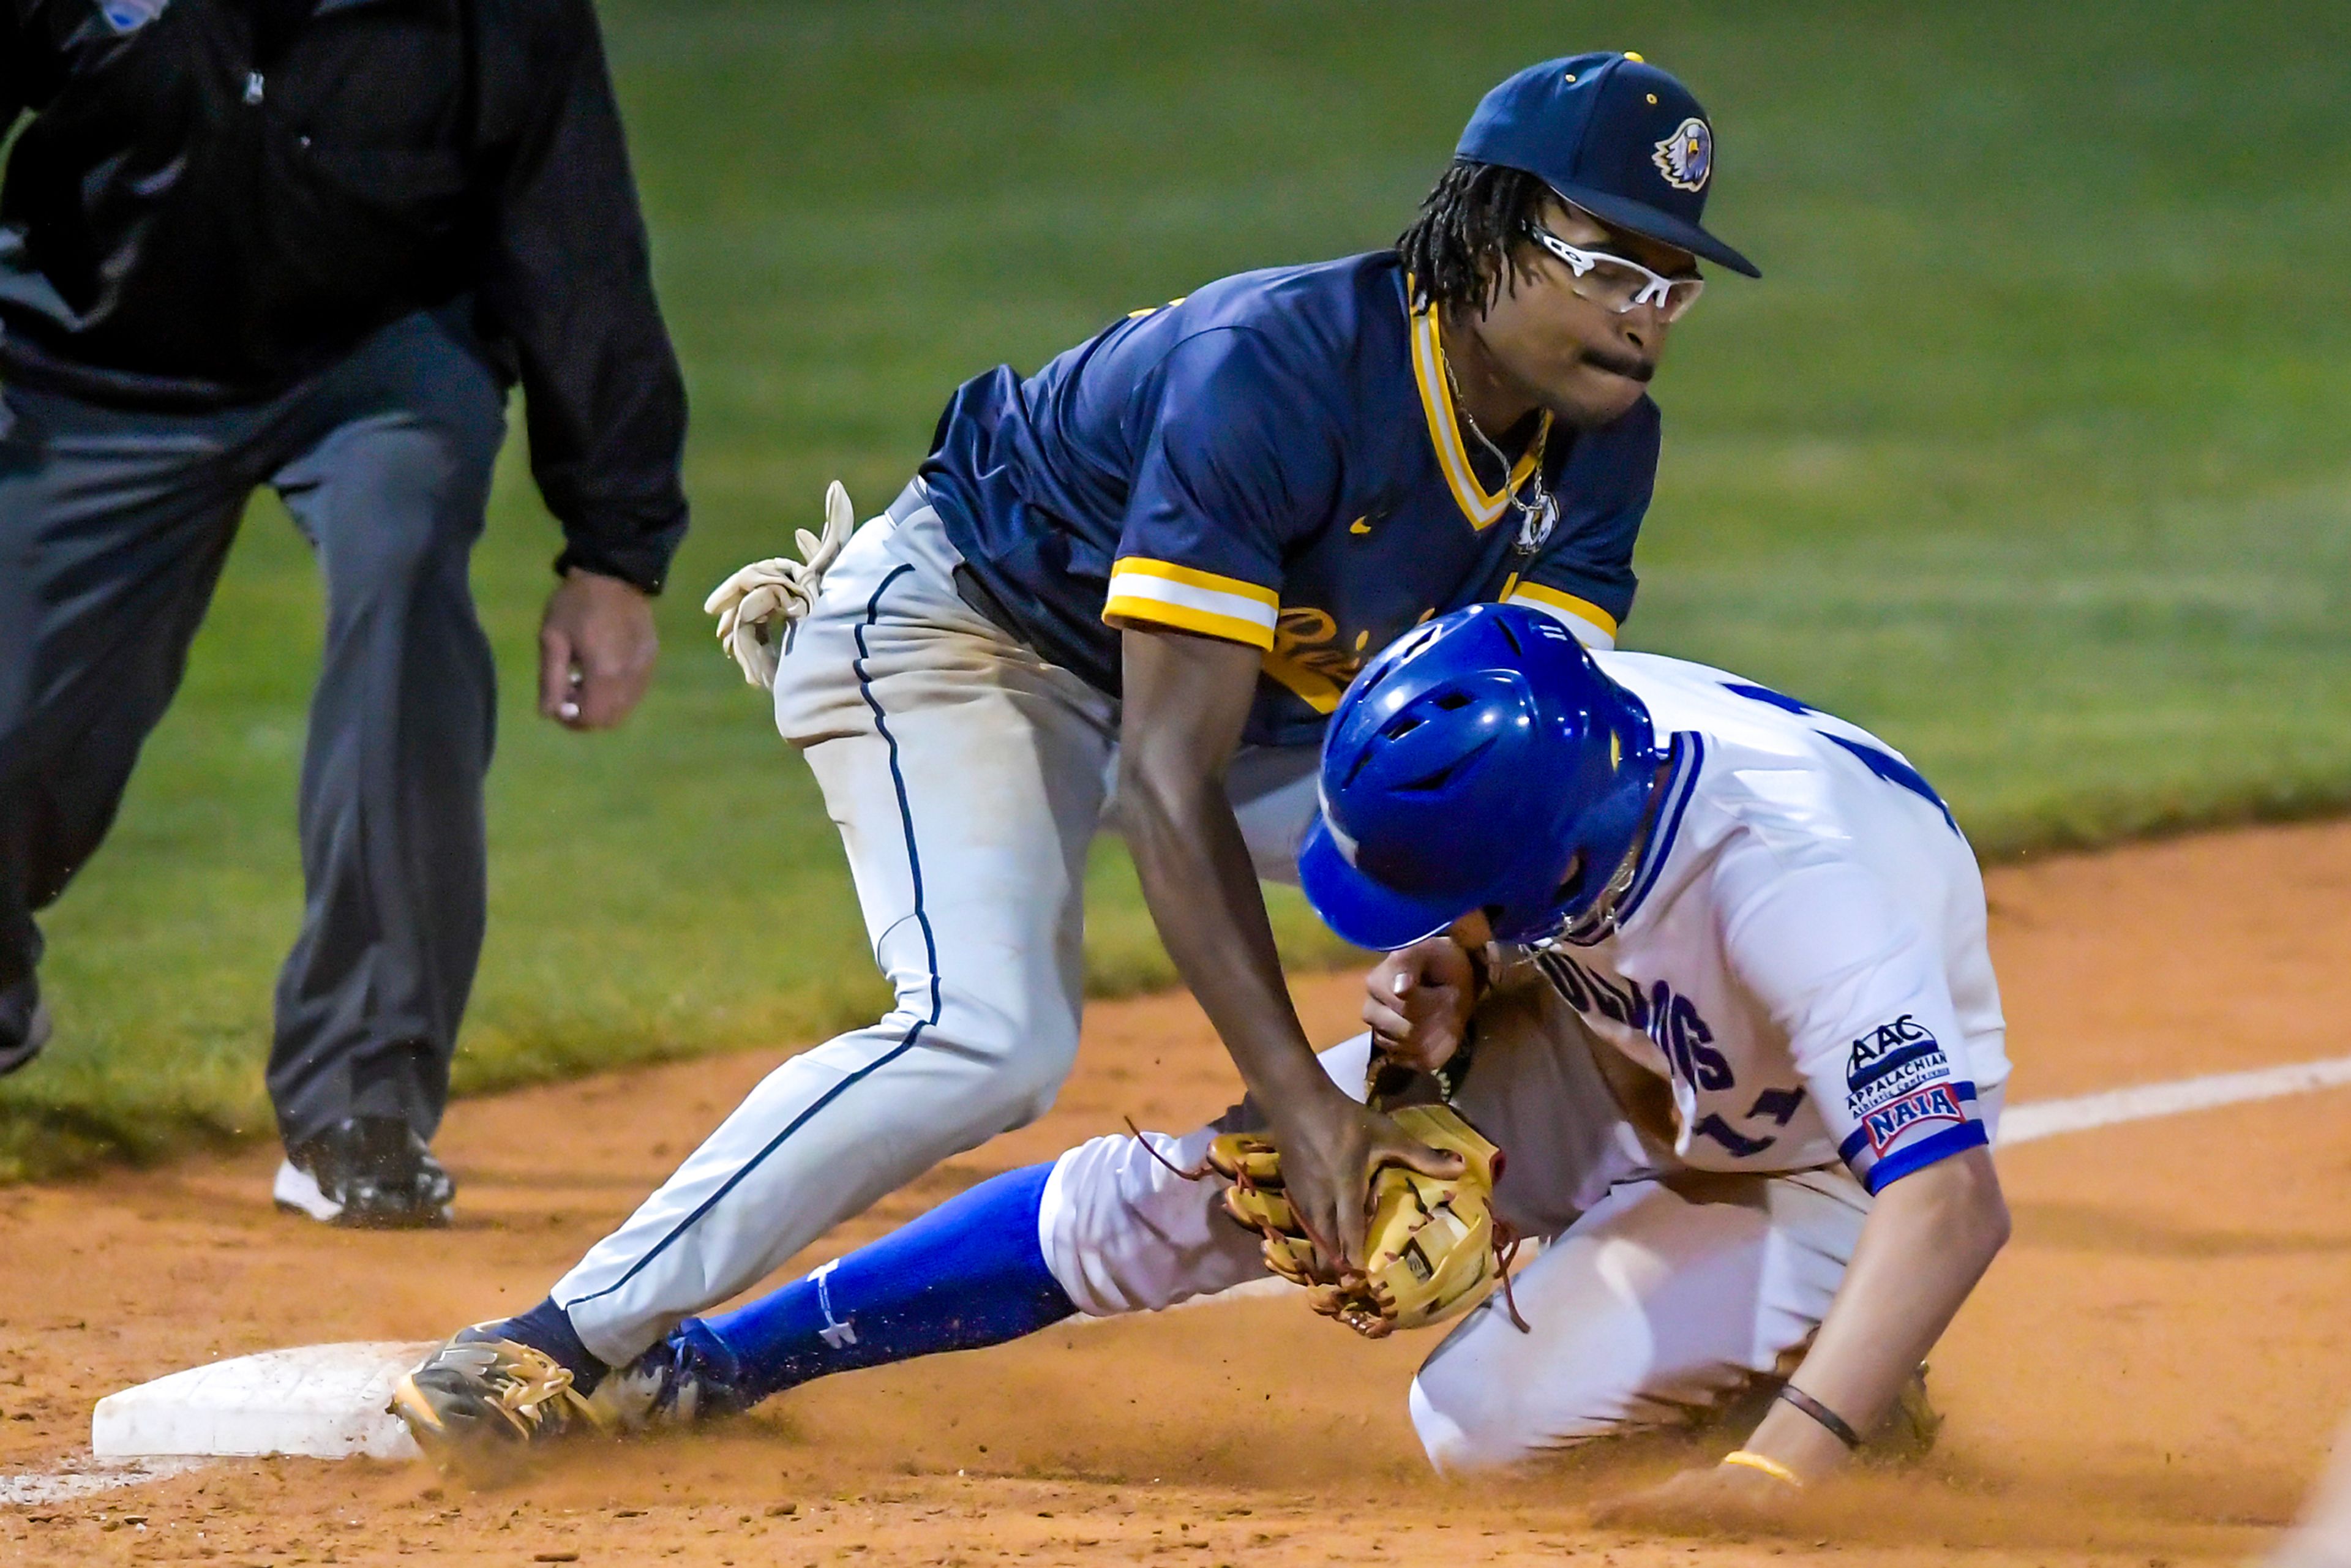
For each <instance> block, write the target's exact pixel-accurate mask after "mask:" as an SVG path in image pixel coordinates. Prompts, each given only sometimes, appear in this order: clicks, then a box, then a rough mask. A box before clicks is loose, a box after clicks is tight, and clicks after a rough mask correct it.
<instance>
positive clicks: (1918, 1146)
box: [1861, 1122, 1991, 1196]
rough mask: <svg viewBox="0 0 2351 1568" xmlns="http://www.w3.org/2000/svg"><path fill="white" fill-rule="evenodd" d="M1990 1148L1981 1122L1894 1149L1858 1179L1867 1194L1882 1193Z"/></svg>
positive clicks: (1950, 1129) (1989, 1142)
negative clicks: (1959, 1157)
mask: <svg viewBox="0 0 2351 1568" xmlns="http://www.w3.org/2000/svg"><path fill="white" fill-rule="evenodd" d="M1989 1147H1991V1136H1990V1135H1989V1134H1986V1133H1985V1132H1984V1125H1983V1124H1982V1123H1981V1122H1970V1123H1969V1124H1967V1125H1966V1126H1964V1127H1948V1128H1945V1129H1944V1130H1943V1131H1942V1132H1939V1133H1938V1134H1935V1135H1934V1136H1933V1137H1931V1138H1922V1139H1920V1140H1919V1141H1918V1142H1917V1143H1915V1144H1913V1145H1910V1146H1909V1147H1908V1148H1907V1149H1896V1150H1895V1151H1894V1152H1893V1153H1892V1154H1890V1155H1886V1157H1885V1158H1884V1159H1882V1160H1880V1161H1878V1162H1877V1163H1876V1165H1874V1166H1870V1168H1869V1174H1868V1175H1867V1176H1863V1177H1862V1178H1861V1185H1862V1186H1865V1187H1867V1188H1868V1189H1869V1191H1870V1193H1871V1194H1872V1195H1873V1196H1875V1195H1876V1194H1878V1193H1881V1192H1884V1191H1885V1190H1886V1188H1887V1187H1889V1186H1893V1185H1894V1184H1895V1183H1896V1182H1897V1181H1900V1180H1901V1179H1902V1178H1903V1177H1904V1176H1913V1175H1916V1174H1917V1172H1919V1171H1922V1170H1925V1169H1926V1168H1927V1167H1928V1166H1931V1165H1938V1164H1940V1163H1941V1162H1942V1161H1944V1160H1948V1159H1949V1158H1950V1157H1951V1156H1952V1155H1963V1154H1966V1153H1967V1152H1968V1151H1969V1150H1970V1149H1982V1148H1989Z"/></svg>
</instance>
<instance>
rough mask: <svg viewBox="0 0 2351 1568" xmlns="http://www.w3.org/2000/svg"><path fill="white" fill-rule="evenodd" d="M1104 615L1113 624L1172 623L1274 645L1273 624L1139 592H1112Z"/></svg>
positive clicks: (1235, 639)
mask: <svg viewBox="0 0 2351 1568" xmlns="http://www.w3.org/2000/svg"><path fill="white" fill-rule="evenodd" d="M1102 619H1103V620H1104V621H1106V622H1109V623H1110V624H1112V625H1113V626H1172V627H1174V628H1175V629H1176V630H1177V631H1179V632H1199V633H1201V634H1202V635H1204V636H1208V637H1221V638H1223V639H1224V640H1225V641H1226V642H1228V643H1247V644H1248V645H1249V646H1250V647H1252V648H1257V649H1260V650H1269V651H1270V649H1271V648H1272V647H1273V628H1272V627H1270V626H1268V625H1266V624H1264V623H1263V622H1259V621H1255V620H1249V619H1244V618H1243V617H1241V616H1238V615H1221V614H1218V613H1217V612H1215V611H1213V610H1202V609H1199V608H1197V607H1196V606H1193V605H1189V604H1178V603H1175V602H1172V601H1168V600H1165V599H1155V598H1149V597H1145V596H1143V595H1140V594H1117V593H1114V594H1113V595H1111V598H1110V602H1109V603H1107V604H1105V605H1103V606H1102Z"/></svg>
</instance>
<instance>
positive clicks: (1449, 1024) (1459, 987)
mask: <svg viewBox="0 0 2351 1568" xmlns="http://www.w3.org/2000/svg"><path fill="white" fill-rule="evenodd" d="M1477 988H1478V972H1477V969H1476V967H1475V966H1473V965H1472V964H1471V963H1470V961H1469V955H1468V952H1467V951H1466V950H1465V949H1464V948H1463V947H1462V946H1461V944H1459V943H1458V942H1456V941H1455V940H1454V939H1453V938H1452V937H1450V936H1432V937H1430V938H1428V940H1426V942H1416V943H1414V944H1413V945H1412V946H1409V947H1404V948H1399V949H1398V950H1397V951H1395V952H1394V953H1391V954H1389V955H1388V956H1386V957H1384V958H1383V959H1381V960H1380V962H1379V966H1378V967H1376V968H1374V970H1373V971H1372V972H1371V974H1370V975H1369V976H1368V977H1366V978H1365V980H1364V992H1365V994H1364V1023H1365V1024H1366V1025H1368V1026H1370V1029H1371V1031H1372V1043H1373V1045H1374V1047H1376V1048H1377V1050H1378V1051H1379V1053H1380V1054H1381V1055H1382V1056H1384V1057H1385V1058H1387V1060H1389V1061H1393V1062H1396V1063H1398V1064H1399V1065H1401V1066H1405V1067H1410V1068H1414V1069H1416V1070H1417V1071H1422V1072H1434V1071H1437V1069H1438V1068H1440V1067H1442V1066H1444V1065H1445V1064H1446V1063H1447V1062H1448V1061H1452V1060H1453V1055H1454V1052H1456V1051H1459V1050H1460V1049H1461V1042H1462V1040H1464V1039H1465V1038H1466V1037H1467V1036H1468V1029H1469V1014H1470V1012H1471V1010H1472V1009H1474V1008H1475V1007H1476V1006H1477V1002H1478V994H1477Z"/></svg>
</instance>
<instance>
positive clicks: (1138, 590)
mask: <svg viewBox="0 0 2351 1568" xmlns="http://www.w3.org/2000/svg"><path fill="white" fill-rule="evenodd" d="M1280 602H1281V601H1280V595H1279V594H1277V593H1275V592H1274V591H1273V590H1272V589H1270V588H1264V587H1260V586H1259V585H1258V584H1257V583H1254V582H1245V581H1243V580H1241V579H1239V578H1237V577H1221V576H1218V575H1217V573H1215V572H1213V571H1201V570H1198V569H1196V568H1195V567H1188V566H1177V565H1176V564H1175V563H1174V562H1173V561H1165V560H1152V559H1149V558H1147V557H1144V556H1134V555H1131V556H1128V557H1126V558H1124V559H1122V560H1120V561H1118V562H1116V563H1115V564H1113V566H1112V567H1111V569H1110V595H1109V598H1108V600H1107V601H1105V602H1104V603H1103V605H1102V619H1103V620H1104V621H1105V622H1109V623H1110V624H1111V625H1113V626H1126V625H1146V626H1151V625H1156V626H1173V627H1175V628H1176V629H1177V630H1179V631H1184V632H1201V633H1203V634H1205V635H1207V636H1210V637H1222V638H1224V639H1225V640H1226V641H1228V642H1232V643H1248V644H1249V646H1251V647H1253V648H1270V647H1272V646H1273V628H1274V622H1275V619H1276V617H1277V616H1278V615H1279V614H1280Z"/></svg>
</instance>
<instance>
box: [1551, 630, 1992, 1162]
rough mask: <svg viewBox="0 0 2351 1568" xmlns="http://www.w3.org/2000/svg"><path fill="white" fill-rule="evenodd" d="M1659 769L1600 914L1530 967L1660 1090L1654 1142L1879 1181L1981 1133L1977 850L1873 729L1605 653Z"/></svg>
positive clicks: (1981, 948) (1671, 666)
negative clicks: (1643, 843) (1667, 1091)
mask: <svg viewBox="0 0 2351 1568" xmlns="http://www.w3.org/2000/svg"><path fill="white" fill-rule="evenodd" d="M1596 657H1597V658H1598V660H1599V663H1600V667H1601V668H1602V669H1603V670H1604V672H1605V673H1606V674H1608V675H1609V677H1610V678H1611V679H1613V680H1615V681H1617V682H1618V683H1619V684H1621V685H1625V687H1627V688H1629V689H1630V690H1631V691H1632V692H1633V693H1634V694H1635V695H1637V696H1639V697H1640V698H1641V700H1642V701H1643V702H1644V703H1646V705H1647V706H1648V709H1649V714H1650V717H1651V718H1652V720H1653V721H1654V722H1655V724H1656V730H1657V735H1658V737H1659V740H1660V743H1661V744H1663V743H1664V742H1665V741H1666V739H1667V737H1671V746H1672V753H1671V755H1672V772H1671V776H1670V779H1669V780H1668V782H1667V787H1666V789H1665V791H1664V793H1663V795H1662V797H1661V799H1660V800H1659V803H1658V808H1657V816H1656V827H1655V828H1654V830H1653V831H1652V835H1651V839H1650V842H1649V847H1648V849H1647V851H1646V853H1645V855H1644V857H1643V861H1642V864H1641V867H1640V871H1639V873H1638V875H1637V876H1636V878H1635V881H1634V883H1633V884H1632V885H1631V887H1630V888H1629V889H1628V890H1627V891H1626V893H1625V896H1624V899H1623V901H1622V903H1621V904H1620V905H1619V914H1618V922H1617V927H1616V929H1615V930H1614V932H1613V933H1612V934H1610V935H1609V936H1605V937H1604V938H1602V939H1600V940H1598V941H1596V942H1593V943H1592V944H1591V945H1589V946H1571V945H1567V944H1561V945H1560V946H1558V947H1556V948H1555V949H1554V950H1552V951H1551V952H1548V953H1546V954H1544V955H1542V956H1541V957H1540V958H1539V959H1538V962H1539V963H1540V964H1541V967H1542V968H1543V970H1544V972H1545V973H1546V975H1548V977H1550V979H1551V981H1552V985H1553V986H1554V987H1556V988H1557V989H1558V990H1559V992H1560V994H1561V995H1562V997H1563V998H1565V999H1566V1000H1567V1002H1568V1003H1569V1005H1570V1006H1572V1007H1573V1008H1574V1009H1576V1011H1577V1012H1578V1013H1580V1014H1581V1015H1582V1016H1583V1019H1584V1021H1585V1022H1586V1023H1587V1024H1588V1025H1589V1026H1590V1027H1591V1028H1592V1030H1593V1031H1594V1032H1595V1033H1596V1034H1597V1035H1598V1036H1599V1038H1600V1039H1601V1040H1604V1041H1605V1042H1606V1043H1608V1044H1609V1045H1612V1046H1614V1048H1615V1049H1616V1050H1618V1051H1622V1052H1624V1053H1625V1055H1626V1056H1627V1057H1629V1058H1631V1059H1632V1061H1634V1062H1635V1063H1636V1064H1637V1065H1639V1066H1640V1067H1642V1068H1644V1069H1646V1070H1647V1071H1649V1072H1651V1073H1654V1074H1656V1075H1657V1076H1658V1077H1660V1078H1663V1079H1665V1080H1666V1081H1667V1082H1668V1083H1669V1084H1670V1086H1671V1093H1672V1116H1671V1121H1670V1124H1669V1125H1660V1126H1655V1127H1644V1128H1643V1129H1642V1131H1643V1132H1644V1133H1645V1134H1646V1135H1647V1136H1649V1137H1650V1138H1652V1139H1653V1140H1654V1141H1655V1142H1656V1144H1657V1145H1659V1150H1658V1152H1659V1153H1660V1154H1663V1153H1664V1152H1665V1150H1666V1149H1667V1148H1670V1151H1671V1157H1672V1159H1673V1160H1674V1161H1676V1162H1677V1163H1680V1164H1682V1165H1686V1166H1690V1167H1693V1168H1697V1169H1701V1170H1713V1171H1754V1172H1765V1171H1787V1170H1801V1169H1805V1168H1808V1167H1811V1166H1823V1165H1827V1164H1829V1163H1831V1162H1833V1161H1834V1160H1838V1159H1842V1160H1843V1161H1844V1163H1845V1164H1846V1165H1847V1166H1850V1167H1851V1168H1852V1170H1853V1173H1854V1175H1855V1176H1857V1177H1858V1178H1859V1179H1860V1180H1861V1182H1862V1183H1863V1185H1864V1186H1866V1187H1868V1188H1869V1190H1870V1191H1872V1192H1876V1191H1878V1190H1879V1189H1881V1188H1882V1187H1884V1186H1886V1183H1888V1182H1890V1181H1893V1180H1895V1179H1896V1177H1898V1176H1904V1175H1907V1174H1908V1173H1909V1172H1912V1171H1915V1170H1917V1169H1919V1168H1920V1167H1921V1166H1928V1165H1931V1164H1933V1163H1934V1162H1935V1161H1937V1160H1938V1159H1942V1158H1944V1157H1946V1156H1948V1155H1952V1154H1956V1153H1958V1152H1959V1151H1961V1150H1964V1149H1967V1148H1970V1147H1975V1146H1980V1145H1985V1144H1987V1143H1988V1142H1989V1141H1990V1134H1991V1124H1992V1123H1993V1122H1994V1121H1995V1120H1996V1118H1997V1114H1998V1105H1999V1092H2000V1090H2001V1087H2002V1086H2003V1085H2004V1084H2005V1083H2006V1082H2007V1081H2008V1071H2009V1064H2008V1057H2007V1053H2006V1051H2005V1050H2004V1035H2005V1027H2004V1025H2003V1022H2002V1019H2001V1010H2000V993H1999V988H1998V986H1997V985H1996V983H1995V982H1994V980H1993V978H1992V970H1991V956H1990V954H1989V953H1988V952H1987V950H1986V948H1985V943H1984V900H1983V884H1982V882H1981V879H1980V875H1979V873H1978V872H1977V868H1976V862H1975V856H1974V854H1973V853H1972V852H1970V849H1969V847H1968V844H1967V841H1966V840H1965V838H1963V837H1962V836H1961V835H1960V832H1959V826H1958V824H1957V822H1956V821H1953V820H1952V818H1951V815H1950V812H1949V810H1948V809H1947V808H1945V806H1944V805H1943V802H1942V801H1941V800H1940V799H1939V798H1938V797H1937V795H1936V794H1935V792H1934V789H1932V787H1930V786H1929V785H1928V782H1927V781H1926V779H1924V778H1922V777H1921V776H1920V775H1919V774H1918V772H1917V769H1916V768H1912V767H1911V766H1910V764H1909V763H1908V762H1907V760H1905V759H1904V758H1902V756H1901V754H1900V753H1898V752H1896V751H1895V750H1894V749H1893V748H1892V747H1888V746H1887V745H1886V743H1885V742H1883V741H1881V740H1878V739H1877V738H1876V737H1874V736H1872V735H1870V734H1869V733H1868V732H1867V731H1865V730H1864V729H1862V728H1860V727H1858V726H1855V725H1852V724H1847V723H1845V722H1844V720H1842V719H1838V718H1835V717H1833V716H1830V715H1828V714H1824V713H1821V712H1819V711H1817V710H1815V709H1813V708H1811V707H1808V706H1805V705H1803V704H1802V703H1800V702H1797V701H1795V700H1794V699H1792V698H1790V697H1786V696H1782V695H1780V694H1779V693H1777V692H1774V691H1771V690H1770V689H1769V688H1766V687H1763V686H1759V685H1754V684H1752V683H1751V682H1749V681H1746V680H1744V679H1742V678H1741V677H1740V676H1737V675H1731V674H1725V673H1723V672H1722V671H1719V670H1713V669H1708V667H1706V666H1705V665H1702V664H1687V663H1685V662H1683V661H1681V660H1678V659H1667V658H1660V657H1657V656H1656V655H1654V654H1646V653H1600V654H1597V655H1596Z"/></svg>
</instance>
